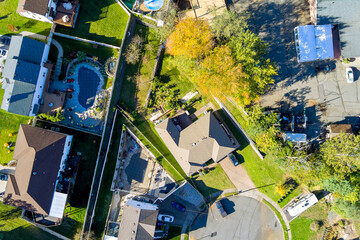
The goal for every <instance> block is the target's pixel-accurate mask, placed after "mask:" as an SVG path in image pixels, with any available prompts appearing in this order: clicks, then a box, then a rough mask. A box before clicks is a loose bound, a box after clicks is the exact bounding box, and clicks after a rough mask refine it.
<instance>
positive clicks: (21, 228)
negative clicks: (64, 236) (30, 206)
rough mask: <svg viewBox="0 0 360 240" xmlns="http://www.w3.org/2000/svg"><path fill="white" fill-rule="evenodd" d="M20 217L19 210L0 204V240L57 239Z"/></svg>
mask: <svg viewBox="0 0 360 240" xmlns="http://www.w3.org/2000/svg"><path fill="white" fill-rule="evenodd" d="M20 216H21V210H19V209H17V208H14V207H11V206H7V205H5V204H3V203H2V202H0V239H4V240H6V239H21V240H33V239H38V240H50V239H51V240H53V239H54V240H57V239H58V238H56V237H54V236H53V235H50V234H49V233H47V232H44V231H42V230H40V229H39V228H37V227H35V226H34V225H32V224H30V223H28V222H26V221H25V220H23V219H21V218H20Z"/></svg>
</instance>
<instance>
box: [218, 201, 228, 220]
mask: <svg viewBox="0 0 360 240" xmlns="http://www.w3.org/2000/svg"><path fill="white" fill-rule="evenodd" d="M215 206H216V207H217V209H218V210H219V212H220V214H221V216H222V217H226V216H227V213H226V211H225V209H224V207H223V205H222V204H221V202H220V201H217V202H216V203H215Z"/></svg>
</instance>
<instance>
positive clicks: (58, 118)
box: [38, 109, 64, 122]
mask: <svg viewBox="0 0 360 240" xmlns="http://www.w3.org/2000/svg"><path fill="white" fill-rule="evenodd" d="M38 116H39V118H41V119H45V120H48V121H51V122H60V121H62V120H64V116H63V115H62V111H61V109H59V110H58V111H57V112H56V114H55V115H50V114H48V113H42V114H39V115H38Z"/></svg>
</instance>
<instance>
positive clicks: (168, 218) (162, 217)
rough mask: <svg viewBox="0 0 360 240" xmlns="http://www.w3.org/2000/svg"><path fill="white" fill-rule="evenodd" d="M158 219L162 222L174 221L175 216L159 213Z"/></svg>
mask: <svg viewBox="0 0 360 240" xmlns="http://www.w3.org/2000/svg"><path fill="white" fill-rule="evenodd" d="M158 220H159V221H162V222H173V221H174V217H173V216H170V215H165V214H159V216H158Z"/></svg>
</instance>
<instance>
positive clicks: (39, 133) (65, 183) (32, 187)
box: [3, 124, 73, 221]
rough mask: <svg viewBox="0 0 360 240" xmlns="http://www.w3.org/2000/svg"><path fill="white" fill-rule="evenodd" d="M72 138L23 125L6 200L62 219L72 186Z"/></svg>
mask: <svg viewBox="0 0 360 240" xmlns="http://www.w3.org/2000/svg"><path fill="white" fill-rule="evenodd" d="M72 138H73V137H72V136H70V135H66V134H62V133H58V132H53V131H49V130H46V129H42V128H36V127H32V126H30V125H23V124H21V125H20V128H19V132H18V136H17V139H16V145H15V150H14V155H13V158H14V160H16V161H17V165H16V169H15V173H14V174H9V179H8V181H7V185H6V190H5V194H4V199H3V201H4V203H5V204H7V205H11V206H15V207H18V208H21V209H25V210H27V211H30V212H32V213H34V214H40V215H42V218H43V217H49V218H50V219H52V220H53V221H59V220H61V219H62V217H63V214H64V209H65V206H66V202H67V196H68V191H69V185H70V179H69V178H67V177H66V172H67V171H68V170H69V167H68V165H67V161H68V154H69V151H70V148H71V142H72Z"/></svg>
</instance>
